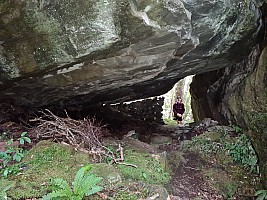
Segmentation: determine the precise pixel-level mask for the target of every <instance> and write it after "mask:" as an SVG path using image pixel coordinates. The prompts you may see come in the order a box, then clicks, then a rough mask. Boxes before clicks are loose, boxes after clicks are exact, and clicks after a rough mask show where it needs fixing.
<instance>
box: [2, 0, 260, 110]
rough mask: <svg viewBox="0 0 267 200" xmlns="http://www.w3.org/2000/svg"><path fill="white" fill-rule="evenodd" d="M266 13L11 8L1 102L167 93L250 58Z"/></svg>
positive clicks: (118, 6)
mask: <svg viewBox="0 0 267 200" xmlns="http://www.w3.org/2000/svg"><path fill="white" fill-rule="evenodd" d="M261 5H262V2H261V1H252V0H251V1H235V0H228V1H224V0H221V1H217V0H216V1H214V0H209V1H202V0H195V1H191V0H190V1H189V0H183V1H180V0H164V1H153V0H145V1H140V0H135V1H132V0H118V1H113V0H105V1H102V0H95V1H87V0H79V1H76V0H75V1H74V0H68V1H67V0H62V1H60V2H57V1H52V0H47V1H35V0H34V1H29V0H22V1H17V0H9V1H8V0H5V1H4V2H3V3H1V5H0V13H1V14H0V72H1V73H0V101H1V102H2V103H4V102H7V103H9V104H11V105H25V106H32V107H41V106H47V105H51V104H60V105H61V106H62V107H67V106H69V105H81V104H87V103H90V105H93V104H96V103H104V102H109V103H112V102H118V101H126V100H132V99H137V98H145V97H149V96H155V95H159V94H163V93H165V92H166V91H168V90H169V89H170V88H171V86H172V85H173V84H174V83H175V82H177V81H178V80H179V79H181V78H183V77H185V76H187V75H190V74H199V73H204V72H207V71H211V70H216V69H220V68H224V67H227V66H231V65H232V64H234V63H236V62H237V61H239V60H240V59H242V58H244V57H245V56H247V55H248V53H249V52H250V50H251V48H252V47H253V45H254V43H255V39H256V36H257V34H258V32H259V30H260V28H261V24H262V23H261V16H260V11H259V7H260V6H261ZM107 94H108V95H107Z"/></svg>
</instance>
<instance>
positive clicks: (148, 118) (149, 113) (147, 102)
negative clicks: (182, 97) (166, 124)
mask: <svg viewBox="0 0 267 200" xmlns="http://www.w3.org/2000/svg"><path fill="white" fill-rule="evenodd" d="M163 103H164V98H163V97H154V98H148V99H144V100H140V101H133V102H131V103H120V104H116V105H111V108H113V109H115V110H117V111H118V112H121V113H123V114H125V116H128V117H129V118H131V119H133V120H141V121H144V122H148V123H157V124H161V123H163V119H162V110H163V109H162V106H163Z"/></svg>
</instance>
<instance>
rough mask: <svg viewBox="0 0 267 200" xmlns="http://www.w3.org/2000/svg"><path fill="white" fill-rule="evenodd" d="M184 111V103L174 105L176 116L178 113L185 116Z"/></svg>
mask: <svg viewBox="0 0 267 200" xmlns="http://www.w3.org/2000/svg"><path fill="white" fill-rule="evenodd" d="M184 111H185V108H184V104H183V103H178V102H175V103H174V104H173V113H174V116H176V115H177V113H179V114H184Z"/></svg>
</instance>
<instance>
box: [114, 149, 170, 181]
mask: <svg viewBox="0 0 267 200" xmlns="http://www.w3.org/2000/svg"><path fill="white" fill-rule="evenodd" d="M125 163H130V164H134V165H136V166H137V168H134V167H131V166H125V165H118V166H117V167H118V168H119V169H120V171H121V173H122V174H123V175H124V176H125V178H130V179H133V180H141V181H144V182H146V183H153V184H165V183H167V182H168V181H169V180H170V175H169V173H167V172H166V171H164V169H163V167H162V166H161V164H160V162H159V161H158V160H157V159H156V158H153V157H152V156H151V155H150V154H145V153H140V152H135V151H132V150H126V151H125Z"/></svg>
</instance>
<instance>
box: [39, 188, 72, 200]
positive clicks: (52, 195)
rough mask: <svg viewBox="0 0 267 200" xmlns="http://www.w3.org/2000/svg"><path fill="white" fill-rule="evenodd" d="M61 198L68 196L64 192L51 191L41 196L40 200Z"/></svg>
mask: <svg viewBox="0 0 267 200" xmlns="http://www.w3.org/2000/svg"><path fill="white" fill-rule="evenodd" d="M61 197H68V195H67V194H66V193H65V191H64V190H59V191H53V192H51V193H49V194H47V195H45V196H43V198H42V200H55V199H60V198H61ZM65 199H66V198H65Z"/></svg>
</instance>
